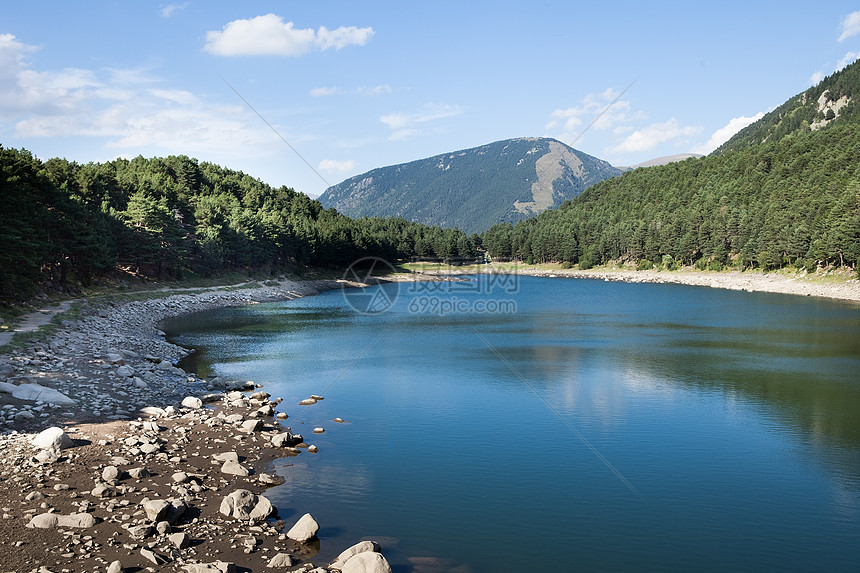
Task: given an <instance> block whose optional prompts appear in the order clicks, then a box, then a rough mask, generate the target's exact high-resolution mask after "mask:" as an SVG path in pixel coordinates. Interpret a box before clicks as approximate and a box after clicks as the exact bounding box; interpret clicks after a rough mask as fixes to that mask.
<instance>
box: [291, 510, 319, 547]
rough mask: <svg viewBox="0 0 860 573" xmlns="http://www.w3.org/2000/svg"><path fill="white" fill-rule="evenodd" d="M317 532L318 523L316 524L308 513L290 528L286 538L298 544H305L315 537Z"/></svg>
mask: <svg viewBox="0 0 860 573" xmlns="http://www.w3.org/2000/svg"><path fill="white" fill-rule="evenodd" d="M319 530H320V525H319V523H317V522H316V520H315V519H314V518H313V517H312V516H311V514H310V513H306V514H304V515H303V516H302V517H301V518H300V519H299V520H298V521H297V522H296V524H295V525H294V526H292V527H291V528H290V530H289V531H288V532H287V537H289V538H290V539H292V540H293V541H298V542H299V543H307V542H308V541H310V540H311V539H313V538H314V537H316V536H317V533H318V532H319Z"/></svg>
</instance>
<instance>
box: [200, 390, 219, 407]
mask: <svg viewBox="0 0 860 573" xmlns="http://www.w3.org/2000/svg"><path fill="white" fill-rule="evenodd" d="M223 397H224V394H221V393H220V392H213V393H212V394H204V395H203V396H200V399H201V400H203V403H204V404H209V403H212V402H218V401H220V400H221V399H222V398H223Z"/></svg>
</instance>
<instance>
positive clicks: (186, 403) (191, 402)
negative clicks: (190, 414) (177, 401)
mask: <svg viewBox="0 0 860 573" xmlns="http://www.w3.org/2000/svg"><path fill="white" fill-rule="evenodd" d="M182 406H183V407H185V408H191V409H193V410H199V409H200V408H202V407H203V400H201V399H200V398H198V397H196V396H186V397H185V398H183V399H182Z"/></svg>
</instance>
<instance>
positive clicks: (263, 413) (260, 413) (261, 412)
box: [254, 404, 275, 418]
mask: <svg viewBox="0 0 860 573" xmlns="http://www.w3.org/2000/svg"><path fill="white" fill-rule="evenodd" d="M274 415H275V409H274V408H272V406H271V405H268V404H267V405H265V406H263V407H262V408H259V409H258V410H257V411H256V412H254V416H256V417H257V418H268V417H271V416H274Z"/></svg>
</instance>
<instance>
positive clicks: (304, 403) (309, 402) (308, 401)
mask: <svg viewBox="0 0 860 573" xmlns="http://www.w3.org/2000/svg"><path fill="white" fill-rule="evenodd" d="M316 403H317V401H316V400H314V399H313V398H305V399H304V400H302V401H301V402H299V406H312V405H314V404H316Z"/></svg>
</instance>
